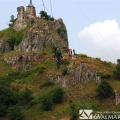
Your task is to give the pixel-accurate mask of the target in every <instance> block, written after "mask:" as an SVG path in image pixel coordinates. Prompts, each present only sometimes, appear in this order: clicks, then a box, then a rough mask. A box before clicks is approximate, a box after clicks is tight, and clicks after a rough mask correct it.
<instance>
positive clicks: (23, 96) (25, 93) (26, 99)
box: [16, 89, 33, 105]
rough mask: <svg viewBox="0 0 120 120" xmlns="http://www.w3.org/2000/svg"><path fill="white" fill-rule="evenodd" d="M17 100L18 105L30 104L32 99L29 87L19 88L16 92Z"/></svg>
mask: <svg viewBox="0 0 120 120" xmlns="http://www.w3.org/2000/svg"><path fill="white" fill-rule="evenodd" d="M16 96H17V102H18V104H20V105H27V104H31V102H32V100H33V96H32V92H31V90H29V89H25V90H20V91H18V92H17V93H16Z"/></svg>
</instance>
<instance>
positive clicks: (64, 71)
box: [62, 67, 69, 76]
mask: <svg viewBox="0 0 120 120" xmlns="http://www.w3.org/2000/svg"><path fill="white" fill-rule="evenodd" d="M68 73H69V69H68V68H67V67H64V68H63V71H62V75H64V76H65V75H67V74H68Z"/></svg>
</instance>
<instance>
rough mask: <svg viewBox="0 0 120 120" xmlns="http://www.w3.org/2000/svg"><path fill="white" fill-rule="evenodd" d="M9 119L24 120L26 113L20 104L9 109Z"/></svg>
mask: <svg viewBox="0 0 120 120" xmlns="http://www.w3.org/2000/svg"><path fill="white" fill-rule="evenodd" d="M8 118H9V120H23V119H24V115H23V113H22V111H21V109H20V107H18V106H13V107H10V108H9V109H8Z"/></svg>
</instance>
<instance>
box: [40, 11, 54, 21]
mask: <svg viewBox="0 0 120 120" xmlns="http://www.w3.org/2000/svg"><path fill="white" fill-rule="evenodd" d="M40 16H41V17H42V18H45V19H46V20H51V21H54V18H53V17H51V16H50V15H48V14H47V12H46V11H40Z"/></svg>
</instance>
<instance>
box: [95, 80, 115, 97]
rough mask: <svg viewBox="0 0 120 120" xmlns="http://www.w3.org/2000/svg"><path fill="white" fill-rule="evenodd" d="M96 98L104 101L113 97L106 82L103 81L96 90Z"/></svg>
mask: <svg viewBox="0 0 120 120" xmlns="http://www.w3.org/2000/svg"><path fill="white" fill-rule="evenodd" d="M96 91H97V97H98V98H99V99H106V98H109V97H111V96H114V91H113V89H112V87H111V86H110V85H109V83H108V82H106V81H105V80H103V81H102V82H101V83H100V84H99V86H98V88H97V90H96Z"/></svg>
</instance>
